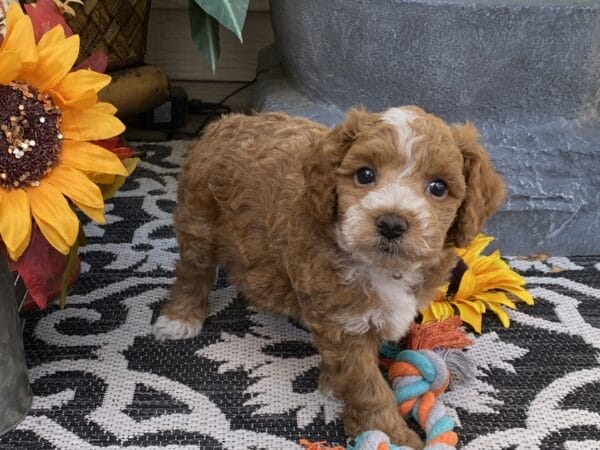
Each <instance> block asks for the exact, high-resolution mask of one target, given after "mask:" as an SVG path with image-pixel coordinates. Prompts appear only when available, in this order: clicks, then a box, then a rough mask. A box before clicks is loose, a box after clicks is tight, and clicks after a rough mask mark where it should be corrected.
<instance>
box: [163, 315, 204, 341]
mask: <svg viewBox="0 0 600 450" xmlns="http://www.w3.org/2000/svg"><path fill="white" fill-rule="evenodd" d="M202 325H203V322H202V321H184V320H176V319H169V318H168V317H167V316H159V317H158V319H156V322H155V323H154V326H153V327H152V329H153V331H154V336H156V339H158V340H159V341H166V340H168V339H189V338H193V337H195V336H197V335H198V334H199V333H200V331H201V330H202Z"/></svg>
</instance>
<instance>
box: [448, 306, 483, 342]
mask: <svg viewBox="0 0 600 450" xmlns="http://www.w3.org/2000/svg"><path fill="white" fill-rule="evenodd" d="M454 305H455V306H456V308H458V313H459V315H460V319H461V320H462V321H463V322H465V323H467V324H469V325H471V326H472V327H473V329H474V330H475V331H476V332H477V333H479V334H481V313H480V312H479V311H478V310H477V309H475V308H474V307H473V306H471V305H470V304H469V303H463V302H456V303H454Z"/></svg>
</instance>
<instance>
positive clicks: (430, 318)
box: [421, 306, 437, 323]
mask: <svg viewBox="0 0 600 450" xmlns="http://www.w3.org/2000/svg"><path fill="white" fill-rule="evenodd" d="M421 314H422V315H423V317H422V318H421V323H429V322H437V318H436V317H435V316H434V315H433V313H432V312H431V306H430V307H429V308H427V309H426V310H424V311H421Z"/></svg>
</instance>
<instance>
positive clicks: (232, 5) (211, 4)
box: [195, 0, 249, 42]
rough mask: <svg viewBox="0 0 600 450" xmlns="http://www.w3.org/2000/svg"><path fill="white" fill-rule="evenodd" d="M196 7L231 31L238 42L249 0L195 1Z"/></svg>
mask: <svg viewBox="0 0 600 450" xmlns="http://www.w3.org/2000/svg"><path fill="white" fill-rule="evenodd" d="M195 1H196V3H197V4H198V6H200V8H202V9H203V10H204V11H206V12H207V13H208V14H210V15H211V16H212V17H214V18H215V19H217V20H218V21H219V22H220V23H221V24H223V26H224V27H226V28H228V29H229V30H231V31H232V32H233V33H234V34H235V35H236V36H237V37H238V39H239V40H240V42H244V41H243V39H242V28H244V22H245V21H246V13H247V12H248V3H249V0H195Z"/></svg>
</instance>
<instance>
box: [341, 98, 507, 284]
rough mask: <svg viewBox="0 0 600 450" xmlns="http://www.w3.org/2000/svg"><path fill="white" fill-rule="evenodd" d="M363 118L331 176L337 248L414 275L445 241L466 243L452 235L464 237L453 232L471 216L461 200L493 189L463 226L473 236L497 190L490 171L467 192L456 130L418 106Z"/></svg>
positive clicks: (496, 201)
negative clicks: (335, 203)
mask: <svg viewBox="0 0 600 450" xmlns="http://www.w3.org/2000/svg"><path fill="white" fill-rule="evenodd" d="M355 114H360V113H359V112H355ZM362 114H363V117H362V121H359V122H360V123H359V124H358V129H357V130H355V133H354V135H353V136H352V137H351V140H350V141H349V142H347V148H346V149H345V152H343V157H342V159H341V161H340V162H339V165H338V167H337V169H336V184H337V186H336V191H337V199H338V216H337V239H338V244H339V245H340V246H341V247H342V248H343V249H345V250H346V251H348V252H350V253H351V254H352V255H353V257H354V258H356V259H358V260H360V261H363V262H365V263H368V264H370V265H374V266H376V267H379V268H381V269H384V270H389V271H391V272H392V273H397V272H402V271H403V270H407V269H410V268H414V267H415V264H417V265H418V264H419V262H421V261H424V260H426V259H429V258H431V257H432V256H433V255H434V254H436V253H438V252H440V251H441V250H442V249H444V247H445V246H446V244H447V243H448V242H450V243H451V244H465V243H464V242H458V241H459V240H460V239H456V236H454V235H456V234H457V233H458V234H459V233H460V232H461V231H465V230H459V229H458V228H460V225H459V222H460V216H461V214H463V213H464V214H466V213H467V209H469V208H468V204H467V203H468V201H467V198H468V197H469V196H474V197H483V191H486V190H489V189H488V188H486V187H485V186H484V185H483V184H485V183H492V182H493V183H496V184H497V187H496V190H497V191H498V192H495V193H493V195H491V197H490V198H489V199H487V200H485V202H486V203H488V205H487V206H485V205H483V206H482V205H480V206H481V208H482V209H481V211H479V212H478V213H476V214H478V217H479V216H481V218H479V219H477V220H473V221H472V222H473V223H470V224H468V225H466V226H470V227H471V228H473V230H471V231H465V232H466V235H467V236H462V237H463V238H465V239H468V240H470V239H471V238H472V237H474V235H475V233H476V232H477V231H478V229H479V227H480V226H481V224H482V222H483V220H485V218H486V217H487V215H489V214H490V213H491V211H490V210H493V209H495V208H496V207H497V206H498V204H499V202H500V200H501V198H502V197H503V189H502V183H501V181H500V180H499V178H498V177H497V175H496V174H495V173H493V172H492V171H491V168H490V167H487V168H486V169H485V170H488V171H489V174H487V176H489V177H490V178H489V180H481V178H478V180H477V181H476V183H477V184H479V185H478V186H468V184H469V178H470V177H469V170H470V167H466V165H471V161H470V160H469V159H468V156H467V157H466V155H465V149H464V148H462V149H461V145H462V146H463V147H464V145H463V144H464V142H461V139H460V137H461V132H460V128H455V129H452V128H451V127H449V126H448V125H447V124H446V123H444V122H443V121H442V120H441V119H439V118H437V117H435V116H433V115H430V114H427V113H425V112H424V111H422V110H421V109H419V108H416V107H404V108H393V109H390V110H388V111H387V112H385V113H383V114H370V115H367V114H366V113H362ZM355 119H356V118H355ZM348 120H351V119H348ZM349 126H350V127H352V126H357V124H354V125H351V124H350V125H349ZM470 130H471V129H470ZM346 131H348V130H346ZM347 137H348V136H347ZM476 139H477V136H476V135H475V137H474V142H473V145H477V144H476ZM481 151H483V150H482V149H481ZM480 156H481V155H480ZM483 156H484V157H485V159H486V161H487V156H485V152H484V153H483ZM488 166H489V164H488ZM484 176H485V175H484ZM471 184H473V183H471ZM493 189H494V188H493V187H492V190H493ZM492 197H493V198H492ZM463 210H464V211H463ZM463 228H464V227H463ZM463 234H465V233H463ZM471 235H472V236H471Z"/></svg>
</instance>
